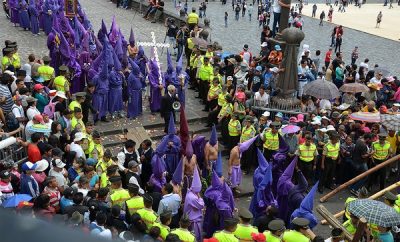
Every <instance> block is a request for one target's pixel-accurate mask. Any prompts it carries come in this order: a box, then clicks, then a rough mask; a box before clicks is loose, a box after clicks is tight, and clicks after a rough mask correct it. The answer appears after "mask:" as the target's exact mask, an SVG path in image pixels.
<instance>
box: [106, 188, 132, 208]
mask: <svg viewBox="0 0 400 242" xmlns="http://www.w3.org/2000/svg"><path fill="white" fill-rule="evenodd" d="M129 198H131V196H130V195H129V192H128V191H127V190H125V189H123V188H120V189H118V190H116V191H114V192H113V194H111V195H110V199H111V205H112V206H114V205H119V206H120V207H122V205H123V204H124V202H125V201H126V200H128V199H129Z"/></svg>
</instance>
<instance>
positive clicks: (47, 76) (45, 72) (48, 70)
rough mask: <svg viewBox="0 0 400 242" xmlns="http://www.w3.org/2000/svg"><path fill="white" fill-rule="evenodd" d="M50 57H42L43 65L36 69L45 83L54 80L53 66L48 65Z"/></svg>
mask: <svg viewBox="0 0 400 242" xmlns="http://www.w3.org/2000/svg"><path fill="white" fill-rule="evenodd" d="M50 61H51V58H50V57H48V56H44V57H43V65H41V66H39V68H38V69H37V72H38V75H39V77H41V78H42V79H43V81H44V82H45V83H46V84H49V83H52V82H53V80H54V76H55V72H54V68H53V67H51V66H50Z"/></svg>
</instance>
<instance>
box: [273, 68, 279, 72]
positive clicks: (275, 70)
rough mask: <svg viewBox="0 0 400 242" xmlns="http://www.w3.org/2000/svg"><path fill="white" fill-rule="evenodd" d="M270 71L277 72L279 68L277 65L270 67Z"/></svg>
mask: <svg viewBox="0 0 400 242" xmlns="http://www.w3.org/2000/svg"><path fill="white" fill-rule="evenodd" d="M271 72H273V73H278V72H279V68H278V67H274V68H271Z"/></svg>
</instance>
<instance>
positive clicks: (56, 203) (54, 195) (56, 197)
mask: <svg viewBox="0 0 400 242" xmlns="http://www.w3.org/2000/svg"><path fill="white" fill-rule="evenodd" d="M43 193H44V194H47V195H49V197H50V207H53V208H54V209H55V211H56V212H58V210H60V198H61V194H60V192H59V191H58V189H57V188H56V189H51V188H49V187H45V188H44V190H43Z"/></svg>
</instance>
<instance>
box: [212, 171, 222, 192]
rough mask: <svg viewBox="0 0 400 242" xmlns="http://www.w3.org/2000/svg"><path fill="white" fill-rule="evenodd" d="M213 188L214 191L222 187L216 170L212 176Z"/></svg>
mask: <svg viewBox="0 0 400 242" xmlns="http://www.w3.org/2000/svg"><path fill="white" fill-rule="evenodd" d="M211 186H212V187H213V188H214V189H216V188H218V187H220V186H222V182H221V180H220V179H219V176H218V174H217V172H216V171H215V170H214V171H213V172H212V175H211Z"/></svg>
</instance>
